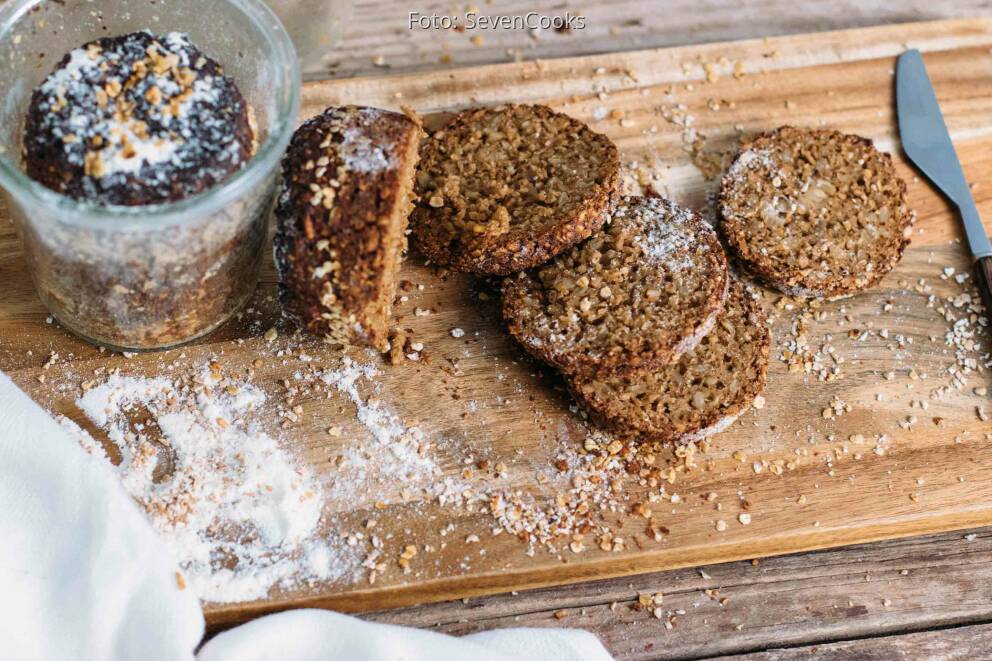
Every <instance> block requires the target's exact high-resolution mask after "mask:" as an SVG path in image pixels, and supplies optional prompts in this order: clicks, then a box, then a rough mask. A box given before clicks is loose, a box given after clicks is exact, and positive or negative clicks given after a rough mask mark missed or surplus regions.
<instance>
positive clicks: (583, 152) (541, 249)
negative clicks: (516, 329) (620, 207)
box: [411, 105, 620, 275]
mask: <svg viewBox="0 0 992 661" xmlns="http://www.w3.org/2000/svg"><path fill="white" fill-rule="evenodd" d="M619 188H620V155H619V153H618V152H617V148H616V146H615V145H614V144H613V143H612V142H611V141H610V139H609V138H607V137H606V136H604V135H601V134H599V133H595V132H594V131H592V130H591V129H590V128H589V127H588V126H586V125H585V124H583V123H582V122H580V121H578V120H575V119H572V118H571V117H569V116H568V115H563V114H561V113H558V112H555V111H553V110H551V109H550V108H547V107H545V106H529V105H506V106H499V107H496V108H478V109H473V110H467V111H465V112H463V113H461V114H460V115H458V116H457V117H455V118H454V120H452V121H451V123H449V124H448V125H447V126H446V127H445V128H443V129H441V130H440V131H438V132H437V133H435V134H434V135H433V137H432V138H431V140H429V141H428V143H427V145H426V146H425V148H424V150H423V154H422V159H421V163H420V167H419V169H418V172H417V195H418V198H419V202H418V205H417V207H416V209H415V210H414V212H413V216H412V218H411V226H412V230H413V237H414V240H415V242H416V244H417V247H418V248H419V249H420V251H421V252H422V253H423V254H424V255H425V256H427V257H429V258H430V259H431V260H433V261H435V262H437V263H438V264H441V265H444V266H448V267H450V268H453V269H456V270H459V271H467V272H470V273H475V274H477V275H508V274H510V273H515V272H517V271H521V270H523V269H526V268H531V267H534V266H537V265H539V264H543V263H544V262H546V261H548V260H549V259H551V258H552V257H554V256H555V255H557V254H558V253H560V252H562V251H563V250H566V249H568V248H570V247H572V246H573V245H575V244H576V243H578V242H580V241H582V240H583V239H585V238H586V237H588V236H590V235H591V234H592V233H593V232H595V231H596V230H597V229H599V228H600V227H601V226H602V224H603V222H604V220H605V215H604V214H605V212H606V211H607V210H608V209H609V207H610V206H611V204H612V202H613V201H614V199H615V197H616V196H617V195H618V194H619Z"/></svg>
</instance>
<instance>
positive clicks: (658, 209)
mask: <svg viewBox="0 0 992 661" xmlns="http://www.w3.org/2000/svg"><path fill="white" fill-rule="evenodd" d="M635 199H636V202H635V203H634V205H632V206H628V207H622V208H621V209H619V210H618V211H617V213H616V215H617V216H626V215H627V214H634V215H637V216H639V217H640V218H641V219H642V222H641V223H640V225H641V227H643V228H644V232H643V233H641V234H640V235H638V236H637V238H636V239H635V240H636V241H637V242H638V243H640V245H641V247H642V249H643V250H644V254H645V255H647V257H648V258H650V259H652V260H656V261H657V262H658V263H661V264H664V265H665V266H666V267H667V268H669V269H671V270H675V271H681V270H685V269H689V268H691V267H692V265H693V255H694V254H696V253H698V252H700V251H705V250H707V249H708V246H707V244H706V243H705V242H702V241H700V240H699V238H698V237H697V236H695V235H694V234H693V233H692V229H693V227H694V223H693V218H694V214H693V212H692V211H691V210H690V209H686V208H684V207H680V206H679V205H677V204H675V203H674V202H672V201H670V200H667V199H665V198H662V197H643V198H635Z"/></svg>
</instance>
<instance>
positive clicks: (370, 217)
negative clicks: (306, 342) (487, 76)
mask: <svg viewBox="0 0 992 661" xmlns="http://www.w3.org/2000/svg"><path fill="white" fill-rule="evenodd" d="M421 136H422V132H421V130H420V127H419V126H418V125H417V124H415V123H414V122H413V121H411V120H410V119H409V118H408V117H406V116H405V115H402V114H399V113H395V112H389V111H385V110H379V109H377V108H363V107H358V106H344V107H332V108H328V109H327V110H325V111H324V113H322V114H321V115H318V116H317V117H314V118H313V119H311V120H309V121H307V122H306V123H304V124H303V125H302V126H301V127H300V128H299V129H297V131H296V134H295V135H294V136H293V140H292V142H291V143H290V146H289V150H288V151H287V152H286V156H285V158H284V159H283V185H284V188H283V193H282V195H281V196H280V199H279V204H278V206H277V209H276V218H277V221H278V228H277V231H276V237H275V259H276V266H277V267H278V270H279V274H280V297H281V300H282V302H283V305H284V307H285V310H286V312H287V314H289V315H290V316H291V317H294V318H295V319H297V320H298V321H299V323H301V324H302V325H304V326H305V327H306V328H307V330H309V331H310V332H313V333H317V334H320V335H324V336H325V337H326V338H327V339H328V340H329V341H331V342H334V343H338V344H351V343H361V344H368V345H370V346H373V347H375V348H377V349H379V350H385V349H386V348H387V347H388V344H389V339H388V338H389V316H390V312H391V306H392V300H393V293H394V283H395V278H396V272H397V270H398V269H399V262H400V258H401V255H402V253H403V250H404V249H405V247H406V237H405V232H406V223H407V216H408V215H409V211H410V208H411V206H412V199H411V196H412V189H413V178H414V172H415V167H416V162H417V150H418V147H419V142H420V139H421Z"/></svg>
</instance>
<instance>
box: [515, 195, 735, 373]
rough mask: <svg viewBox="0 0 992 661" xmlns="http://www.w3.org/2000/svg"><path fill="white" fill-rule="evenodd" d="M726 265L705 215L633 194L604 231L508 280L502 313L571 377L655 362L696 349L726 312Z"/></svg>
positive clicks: (531, 347)
mask: <svg viewBox="0 0 992 661" xmlns="http://www.w3.org/2000/svg"><path fill="white" fill-rule="evenodd" d="M727 282H728V276H727V262H726V257H725V255H724V253H723V249H722V247H721V246H720V242H719V240H718V239H717V236H716V233H715V232H714V231H713V229H712V228H711V227H710V226H709V225H708V224H706V222H705V221H703V220H702V219H701V218H700V217H699V216H697V215H696V214H695V213H693V212H692V211H690V210H688V209H683V208H681V207H679V206H678V205H676V204H675V203H674V202H670V201H669V200H666V199H664V198H660V197H629V198H625V199H624V200H623V201H621V203H620V204H619V205H618V207H617V208H616V210H615V211H614V212H613V213H612V214H611V216H610V222H609V223H608V224H607V226H606V228H605V229H604V231H603V232H601V233H599V234H597V235H595V236H593V237H592V238H590V239H589V240H587V241H585V242H584V243H582V244H581V245H578V246H576V247H574V248H572V249H571V250H569V251H568V252H566V253H563V254H561V255H559V256H558V257H557V258H556V259H555V260H554V261H552V262H551V263H549V264H547V265H545V266H543V267H541V268H538V269H535V270H533V271H528V272H524V273H520V274H518V275H517V276H515V277H511V278H507V279H506V281H505V283H504V287H503V314H504V317H505V318H506V321H507V323H508V325H509V329H510V332H511V333H512V334H513V336H514V337H516V338H517V340H519V341H520V342H521V343H522V344H523V345H524V347H525V348H526V349H527V351H529V352H530V353H531V354H533V355H534V356H536V357H538V358H540V359H542V360H545V361H547V362H549V363H551V364H552V365H554V366H556V367H558V368H559V369H561V370H562V371H564V372H566V373H568V374H572V375H582V376H587V377H591V376H596V377H603V376H607V375H613V374H618V373H624V372H632V371H637V370H643V369H650V368H656V367H659V366H661V365H665V364H667V363H670V362H672V361H673V360H675V359H677V358H678V357H679V356H680V355H682V354H683V353H685V352H686V351H689V350H690V349H692V348H693V347H694V346H696V344H698V343H699V341H700V340H701V339H702V338H703V336H705V335H706V333H707V332H709V330H710V328H712V326H713V323H714V321H715V320H716V317H717V315H718V314H719V313H720V312H721V311H722V310H723V304H724V300H725V299H726V292H727Z"/></svg>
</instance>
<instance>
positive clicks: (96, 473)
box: [0, 373, 610, 661]
mask: <svg viewBox="0 0 992 661" xmlns="http://www.w3.org/2000/svg"><path fill="white" fill-rule="evenodd" d="M0 590H2V592H0V659H18V660H21V661H31V660H34V659H38V660H43V661H48V660H62V659H93V660H103V659H108V660H116V659H124V660H130V659H140V660H141V661H157V660H158V659H162V660H163V661H175V660H187V659H193V658H194V651H195V649H196V647H197V645H198V644H199V642H200V640H201V638H202V636H203V630H204V622H203V614H202V612H201V610H200V604H199V601H198V600H197V599H196V596H195V595H193V594H192V591H191V590H189V589H185V590H184V589H180V588H179V583H178V582H177V579H176V567H175V564H174V562H173V560H172V559H171V558H169V557H168V556H167V554H166V551H165V550H164V545H163V544H161V542H160V540H159V539H158V537H157V535H156V533H155V531H154V530H153V529H152V528H151V526H150V525H149V524H148V523H147V521H145V519H144V515H143V513H142V512H141V511H140V510H139V509H138V507H137V506H136V505H135V504H134V502H133V501H132V500H131V499H130V498H129V497H128V496H127V494H126V493H125V492H124V490H123V488H121V486H120V484H119V482H118V480H117V478H116V476H115V475H114V474H113V473H112V472H111V471H110V470H109V467H108V466H107V465H106V464H104V463H103V461H102V460H97V459H94V458H92V457H90V456H89V455H88V454H86V452H85V451H84V450H83V449H82V448H81V447H80V446H79V445H78V444H77V443H76V442H75V441H73V440H72V439H71V438H69V437H68V436H67V435H66V434H65V432H64V431H63V430H62V428H61V427H60V426H59V425H58V423H56V422H55V420H53V419H52V418H51V417H50V416H49V415H48V414H47V413H46V412H45V411H43V410H42V409H41V408H40V407H39V406H37V405H36V404H35V403H34V402H33V401H31V399H30V398H28V397H27V395H25V394H24V393H22V392H21V391H20V390H19V389H18V388H17V387H16V386H15V385H14V384H13V383H12V382H11V381H10V379H9V378H7V376H6V375H4V374H3V373H0ZM196 658H197V659H198V660H199V661H228V660H229V659H230V660H234V659H237V660H238V661H256V660H257V661H263V660H268V659H273V660H275V659H279V660H283V659H285V660H291V661H311V660H312V661H318V660H319V661H323V660H327V661H331V660H338V659H346V660H348V661H353V660H354V661H360V660H364V659H368V660H369V661H371V660H373V659H374V660H376V661H378V660H380V659H384V660H388V659H396V660H399V659H403V660H404V661H417V660H418V659H425V660H426V659H430V660H432V661H435V660H444V659H473V661H474V660H476V659H478V660H484V659H493V660H504V659H519V658H528V659H542V660H545V659H546V660H549V661H558V660H560V661H566V660H570V661H600V660H604V659H610V655H609V654H608V653H607V652H606V650H605V648H604V647H603V646H602V644H601V643H600V642H599V640H598V639H597V638H596V637H595V636H593V635H592V634H590V633H587V632H584V631H577V630H566V629H504V630H499V631H490V632H484V633H480V634H474V635H470V636H464V637H462V638H454V637H451V636H446V635H444V634H439V633H434V632H428V631H422V630H419V629H409V628H404V627H397V626H391V625H385V624H373V623H369V622H364V621H362V620H359V619H357V618H354V617H349V616H346V615H341V614H338V613H331V612H328V611H315V610H299V611H289V612H286V613H279V614H276V615H270V616H268V617H263V618H260V619H258V620H255V621H253V622H249V623H248V624H245V625H242V626H240V627H237V628H235V629H232V630H230V631H227V632H224V633H222V634H220V635H218V636H216V637H215V638H213V639H212V640H210V641H209V642H207V644H206V645H204V646H203V648H202V649H201V650H200V652H199V654H197V655H196Z"/></svg>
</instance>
